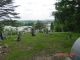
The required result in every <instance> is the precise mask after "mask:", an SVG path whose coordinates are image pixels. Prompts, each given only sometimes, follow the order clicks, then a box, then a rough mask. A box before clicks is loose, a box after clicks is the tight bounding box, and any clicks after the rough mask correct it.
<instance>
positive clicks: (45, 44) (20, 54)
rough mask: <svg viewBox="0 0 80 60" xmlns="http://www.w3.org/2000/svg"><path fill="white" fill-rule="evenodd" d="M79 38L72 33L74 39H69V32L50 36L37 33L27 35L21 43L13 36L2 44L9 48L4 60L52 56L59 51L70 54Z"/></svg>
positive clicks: (24, 59) (76, 34) (50, 34)
mask: <svg viewBox="0 0 80 60" xmlns="http://www.w3.org/2000/svg"><path fill="white" fill-rule="evenodd" d="M78 36H79V34H78V33H72V38H71V39H69V38H67V37H68V33H67V32H63V33H61V32H55V33H49V34H48V35H46V34H43V33H37V34H36V36H34V37H32V36H31V34H30V33H25V34H23V36H22V40H21V41H20V42H17V41H16V39H15V38H16V36H12V37H8V38H7V40H4V41H2V42H0V43H3V44H8V46H9V52H8V53H7V54H6V55H5V56H4V60H27V58H28V57H31V56H34V55H52V54H54V53H55V52H59V51H61V52H70V49H71V47H72V45H73V43H74V41H75V40H76V39H77V38H78Z"/></svg>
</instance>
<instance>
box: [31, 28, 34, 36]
mask: <svg viewBox="0 0 80 60" xmlns="http://www.w3.org/2000/svg"><path fill="white" fill-rule="evenodd" d="M31 34H32V36H35V29H34V28H32V29H31Z"/></svg>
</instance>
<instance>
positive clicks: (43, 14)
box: [15, 0, 56, 20]
mask: <svg viewBox="0 0 80 60" xmlns="http://www.w3.org/2000/svg"><path fill="white" fill-rule="evenodd" d="M55 1H56V0H15V5H20V6H19V7H17V8H16V11H17V12H18V13H20V14H19V16H20V17H21V19H22V20H32V19H33V20H45V19H54V17H53V16H51V14H52V11H55V6H54V4H55Z"/></svg>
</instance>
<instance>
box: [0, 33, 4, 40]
mask: <svg viewBox="0 0 80 60" xmlns="http://www.w3.org/2000/svg"><path fill="white" fill-rule="evenodd" d="M0 39H1V40H3V39H4V38H3V34H2V32H1V33H0Z"/></svg>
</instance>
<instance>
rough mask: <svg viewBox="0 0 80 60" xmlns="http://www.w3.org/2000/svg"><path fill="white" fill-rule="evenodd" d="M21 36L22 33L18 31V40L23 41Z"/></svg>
mask: <svg viewBox="0 0 80 60" xmlns="http://www.w3.org/2000/svg"><path fill="white" fill-rule="evenodd" d="M21 37H22V33H21V32H18V34H17V41H21Z"/></svg>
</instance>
